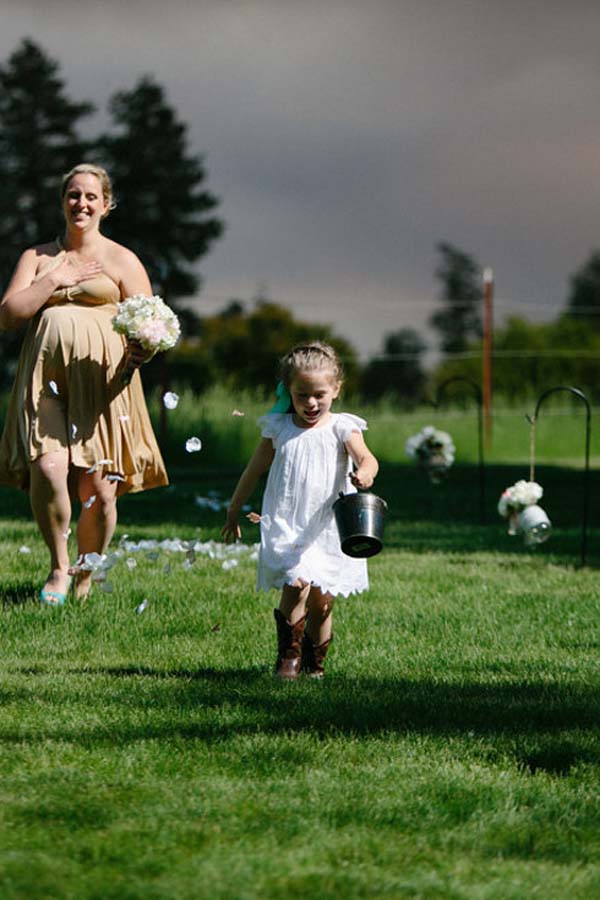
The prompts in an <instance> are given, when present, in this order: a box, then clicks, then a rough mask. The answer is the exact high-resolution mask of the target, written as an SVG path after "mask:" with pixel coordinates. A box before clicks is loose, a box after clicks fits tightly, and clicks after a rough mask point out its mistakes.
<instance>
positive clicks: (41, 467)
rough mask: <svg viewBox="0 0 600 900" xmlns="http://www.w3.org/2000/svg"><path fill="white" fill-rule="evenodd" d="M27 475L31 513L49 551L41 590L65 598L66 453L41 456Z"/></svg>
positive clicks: (68, 506) (68, 515) (68, 512)
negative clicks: (48, 567) (53, 592)
mask: <svg viewBox="0 0 600 900" xmlns="http://www.w3.org/2000/svg"><path fill="white" fill-rule="evenodd" d="M30 473H31V488H30V501H31V509H32V512H33V515H34V517H35V520H36V522H37V526H38V528H39V529H40V533H41V535H42V537H43V538H44V541H45V543H46V546H47V547H48V550H49V551H50V575H49V576H48V579H47V581H46V584H45V585H44V590H45V591H46V593H51V592H52V591H56V592H57V593H59V594H65V593H66V591H67V588H68V585H69V575H68V569H69V551H68V547H67V539H68V536H69V525H70V522H71V499H70V497H69V489H68V485H67V479H68V475H69V454H68V451H67V450H66V449H65V450H57V451H53V452H52V453H45V454H44V455H43V456H40V457H39V458H38V459H36V460H35V461H34V462H33V463H32V464H31V467H30Z"/></svg>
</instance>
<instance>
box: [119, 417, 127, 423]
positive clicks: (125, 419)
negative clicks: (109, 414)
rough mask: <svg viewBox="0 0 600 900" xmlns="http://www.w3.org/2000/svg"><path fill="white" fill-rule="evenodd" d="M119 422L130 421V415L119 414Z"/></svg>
mask: <svg viewBox="0 0 600 900" xmlns="http://www.w3.org/2000/svg"><path fill="white" fill-rule="evenodd" d="M119 422H129V416H119Z"/></svg>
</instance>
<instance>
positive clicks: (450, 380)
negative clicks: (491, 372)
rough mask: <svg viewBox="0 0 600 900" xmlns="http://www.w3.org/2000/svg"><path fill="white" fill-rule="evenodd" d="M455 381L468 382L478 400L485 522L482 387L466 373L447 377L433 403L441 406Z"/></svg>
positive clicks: (482, 515)
mask: <svg viewBox="0 0 600 900" xmlns="http://www.w3.org/2000/svg"><path fill="white" fill-rule="evenodd" d="M454 382H463V383H464V384H468V385H469V387H471V388H472V389H473V393H474V395H475V400H476V401H477V430H478V433H479V451H478V457H479V519H480V521H481V524H482V525H484V524H485V464H484V461H483V396H482V393H481V388H480V387H479V385H478V384H477V383H476V382H475V381H471V379H470V378H467V377H466V376H464V375H453V376H452V378H447V379H446V381H442V383H441V384H440V385H439V386H438V389H437V391H436V395H435V400H434V403H433V405H434V406H435V407H436V409H437V408H439V405H440V401H441V398H442V396H443V394H444V393H445V391H446V388H447V387H448V385H450V384H453V383H454Z"/></svg>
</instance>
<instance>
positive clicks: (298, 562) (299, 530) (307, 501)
mask: <svg viewBox="0 0 600 900" xmlns="http://www.w3.org/2000/svg"><path fill="white" fill-rule="evenodd" d="M259 425H260V427H261V432H262V436H263V437H265V438H269V439H270V440H272V441H273V447H274V448H275V456H274V459H273V462H272V464H271V468H270V470H269V476H268V479H267V485H266V488H265V493H264V497H263V505H262V520H261V549H260V554H259V563H258V587H259V588H260V589H263V590H268V589H269V588H281V587H282V586H283V585H284V584H293V583H295V582H298V581H299V582H301V583H306V584H313V585H316V586H318V587H320V588H321V590H323V591H324V592H328V593H331V594H333V595H340V594H341V595H343V596H348V595H349V594H352V593H360V592H361V591H364V590H366V589H367V588H368V575H367V563H366V560H364V559H353V558H352V557H350V556H345V555H344V554H343V553H342V551H341V547H340V539H339V534H338V530H337V525H336V522H335V517H334V513H333V504H334V503H335V501H336V500H337V498H338V496H339V494H340V493H346V494H347V493H354V492H355V490H356V488H355V487H354V486H353V485H352V483H351V482H350V480H349V478H348V473H349V472H350V471H351V468H352V461H351V459H350V457H349V455H348V452H347V450H346V447H345V442H346V441H347V440H348V439H349V437H350V436H351V434H352V433H353V432H357V431H359V432H360V431H363V430H364V429H366V427H367V423H366V422H365V421H364V419H361V418H359V417H358V416H354V415H351V414H350V413H333V414H332V415H331V416H330V418H329V420H328V421H327V422H326V423H325V425H323V426H319V427H317V428H299V427H298V426H297V425H294V422H293V417H292V415H290V414H287V413H269V414H267V415H265V416H263V417H262V418H261V419H260V420H259Z"/></svg>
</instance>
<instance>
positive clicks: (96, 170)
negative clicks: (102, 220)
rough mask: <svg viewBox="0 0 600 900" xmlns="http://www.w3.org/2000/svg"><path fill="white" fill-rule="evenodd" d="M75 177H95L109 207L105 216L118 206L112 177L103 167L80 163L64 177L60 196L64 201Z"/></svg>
mask: <svg viewBox="0 0 600 900" xmlns="http://www.w3.org/2000/svg"><path fill="white" fill-rule="evenodd" d="M75 175H95V176H96V178H97V179H98V181H99V182H100V185H101V187H102V197H103V199H104V202H105V203H106V204H107V205H108V209H107V210H106V212H105V213H104V216H107V215H108V214H109V212H110V211H111V209H114V208H115V206H116V205H117V204H116V201H115V198H114V195H113V187H112V182H111V180H110V175H109V174H108V172H107V171H106V169H103V168H102V166H96V165H94V163H79V165H77V166H73V168H72V169H71V171H70V172H67V174H66V175H63V179H62V184H61V191H60V196H61V198H62V199H64V196H65V194H66V193H67V188H68V187H69V182H70V180H71V178H74V177H75Z"/></svg>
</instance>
